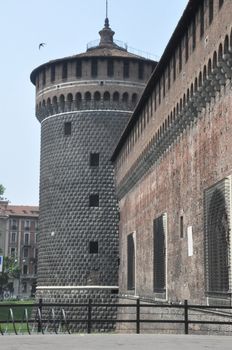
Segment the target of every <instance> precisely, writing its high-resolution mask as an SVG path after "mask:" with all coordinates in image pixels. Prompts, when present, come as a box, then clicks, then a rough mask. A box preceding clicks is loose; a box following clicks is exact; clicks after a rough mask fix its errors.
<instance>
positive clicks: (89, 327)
mask: <svg viewBox="0 0 232 350" xmlns="http://www.w3.org/2000/svg"><path fill="white" fill-rule="evenodd" d="M91 326H92V299H89V304H88V334H90V333H91Z"/></svg>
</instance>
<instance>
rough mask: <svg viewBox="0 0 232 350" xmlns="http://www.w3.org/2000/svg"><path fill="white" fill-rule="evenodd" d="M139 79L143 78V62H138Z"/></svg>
mask: <svg viewBox="0 0 232 350" xmlns="http://www.w3.org/2000/svg"><path fill="white" fill-rule="evenodd" d="M138 73H139V74H138V75H139V79H144V64H143V62H139V72H138Z"/></svg>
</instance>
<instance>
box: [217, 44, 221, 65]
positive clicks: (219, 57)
mask: <svg viewBox="0 0 232 350" xmlns="http://www.w3.org/2000/svg"><path fill="white" fill-rule="evenodd" d="M221 60H222V44H220V45H219V48H218V61H221Z"/></svg>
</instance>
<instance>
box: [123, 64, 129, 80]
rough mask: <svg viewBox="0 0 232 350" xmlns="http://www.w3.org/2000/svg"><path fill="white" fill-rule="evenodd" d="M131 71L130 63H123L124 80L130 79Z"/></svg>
mask: <svg viewBox="0 0 232 350" xmlns="http://www.w3.org/2000/svg"><path fill="white" fill-rule="evenodd" d="M129 70H130V66H129V61H124V63H123V77H124V78H129V75H130V74H129Z"/></svg>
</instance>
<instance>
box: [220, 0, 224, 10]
mask: <svg viewBox="0 0 232 350" xmlns="http://www.w3.org/2000/svg"><path fill="white" fill-rule="evenodd" d="M223 3H224V0H219V9H220V8H221V7H222V5H223Z"/></svg>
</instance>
